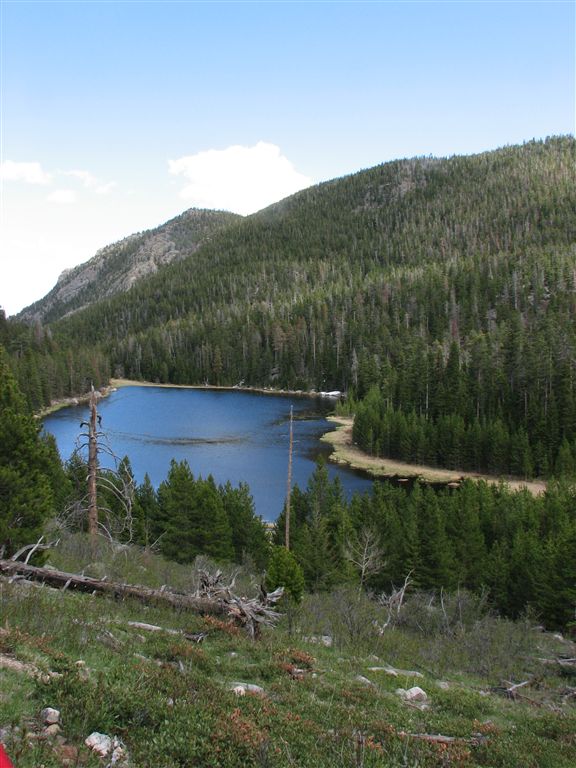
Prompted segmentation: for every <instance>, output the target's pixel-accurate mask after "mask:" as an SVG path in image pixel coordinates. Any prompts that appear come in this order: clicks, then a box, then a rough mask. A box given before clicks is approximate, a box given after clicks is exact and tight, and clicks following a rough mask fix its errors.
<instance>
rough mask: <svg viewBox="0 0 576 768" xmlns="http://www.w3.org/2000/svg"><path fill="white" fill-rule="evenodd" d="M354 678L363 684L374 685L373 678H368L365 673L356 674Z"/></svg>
mask: <svg viewBox="0 0 576 768" xmlns="http://www.w3.org/2000/svg"><path fill="white" fill-rule="evenodd" d="M354 680H356V682H357V683H362V685H370V686H374V683H373V682H372V681H371V680H368V678H367V677H364V675H356V677H355V678H354Z"/></svg>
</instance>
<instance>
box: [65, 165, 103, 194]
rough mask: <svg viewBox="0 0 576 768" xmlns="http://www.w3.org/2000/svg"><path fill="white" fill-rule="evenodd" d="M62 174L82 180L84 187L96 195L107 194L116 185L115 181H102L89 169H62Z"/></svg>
mask: <svg viewBox="0 0 576 768" xmlns="http://www.w3.org/2000/svg"><path fill="white" fill-rule="evenodd" d="M62 175H63V176H71V177H72V178H74V179H78V180H79V181H81V182H82V185H83V186H84V188H85V189H92V190H94V192H95V193H96V194H97V195H107V194H108V193H109V192H111V191H112V190H113V189H114V187H115V186H116V182H115V181H108V182H104V181H102V180H101V179H99V178H98V177H97V176H94V175H93V174H92V173H90V171H79V170H74V171H62Z"/></svg>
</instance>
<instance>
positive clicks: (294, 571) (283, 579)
mask: <svg viewBox="0 0 576 768" xmlns="http://www.w3.org/2000/svg"><path fill="white" fill-rule="evenodd" d="M266 587H267V589H268V590H269V591H273V590H274V589H276V588H277V587H284V594H285V595H286V596H287V597H288V598H289V599H290V600H291V601H292V602H294V603H299V602H300V600H301V599H302V594H303V592H304V574H303V573H302V569H301V568H300V566H299V565H298V562H297V561H296V558H295V557H294V555H293V554H292V552H290V551H289V550H288V549H286V547H282V546H276V547H274V549H273V550H272V554H271V555H270V560H269V562H268V569H267V571H266Z"/></svg>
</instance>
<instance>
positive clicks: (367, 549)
mask: <svg viewBox="0 0 576 768" xmlns="http://www.w3.org/2000/svg"><path fill="white" fill-rule="evenodd" d="M344 556H345V557H346V559H347V560H348V561H349V562H350V563H352V565H353V566H354V568H356V570H357V571H358V573H359V575H360V589H362V588H363V587H364V584H365V582H366V579H367V578H368V577H369V576H371V575H372V574H374V573H378V571H380V570H381V569H382V567H383V566H384V562H385V561H384V550H383V549H382V546H381V545H380V537H379V536H378V534H377V533H376V531H375V530H374V529H373V528H369V527H367V526H364V527H363V528H362V529H361V530H360V533H359V534H358V535H355V536H354V537H353V538H352V539H351V540H350V541H348V543H347V544H346V547H345V549H344Z"/></svg>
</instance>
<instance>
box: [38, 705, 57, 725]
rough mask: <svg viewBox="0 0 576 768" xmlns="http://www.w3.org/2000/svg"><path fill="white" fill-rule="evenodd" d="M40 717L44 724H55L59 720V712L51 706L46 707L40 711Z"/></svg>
mask: <svg viewBox="0 0 576 768" xmlns="http://www.w3.org/2000/svg"><path fill="white" fill-rule="evenodd" d="M40 717H41V718H42V722H43V723H44V724H45V725H55V724H56V723H59V722H60V712H59V711H58V710H57V709H54V708H53V707H46V708H45V709H43V710H42V712H40Z"/></svg>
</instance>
